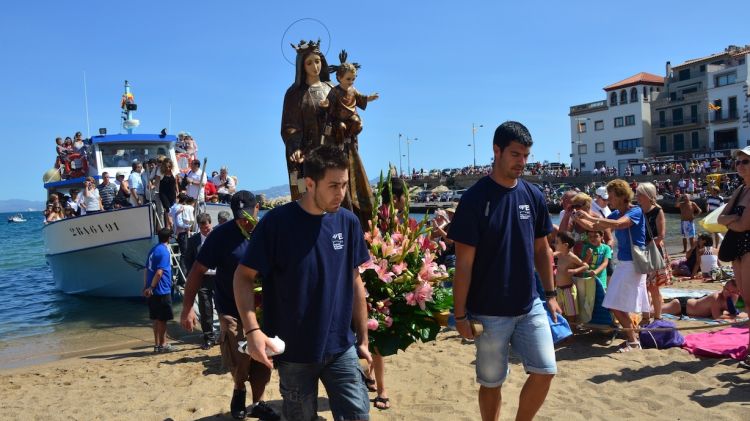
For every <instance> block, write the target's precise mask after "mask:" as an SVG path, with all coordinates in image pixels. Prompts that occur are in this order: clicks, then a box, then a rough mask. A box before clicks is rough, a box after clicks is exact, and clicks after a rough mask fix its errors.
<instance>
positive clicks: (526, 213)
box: [518, 205, 531, 219]
mask: <svg viewBox="0 0 750 421" xmlns="http://www.w3.org/2000/svg"><path fill="white" fill-rule="evenodd" d="M518 216H520V217H521V219H529V218H531V206H529V205H518Z"/></svg>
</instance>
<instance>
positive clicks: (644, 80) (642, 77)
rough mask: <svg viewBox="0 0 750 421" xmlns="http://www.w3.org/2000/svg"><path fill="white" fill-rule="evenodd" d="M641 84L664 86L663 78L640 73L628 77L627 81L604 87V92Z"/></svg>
mask: <svg viewBox="0 0 750 421" xmlns="http://www.w3.org/2000/svg"><path fill="white" fill-rule="evenodd" d="M641 84H647V85H654V84H656V85H663V84H664V78H663V77H662V76H656V75H653V74H651V73H646V72H640V73H638V74H637V75H633V76H630V77H629V78H627V79H624V80H621V81H619V82H617V83H613V84H611V85H609V86H605V87H604V90H605V91H612V90H615V89H620V88H627V87H629V86H633V85H641Z"/></svg>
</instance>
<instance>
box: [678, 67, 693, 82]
mask: <svg viewBox="0 0 750 421" xmlns="http://www.w3.org/2000/svg"><path fill="white" fill-rule="evenodd" d="M678 75H679V76H678V77H679V78H680V80H688V79H690V69H689V68H688V69H682V70H680V73H679V74H678Z"/></svg>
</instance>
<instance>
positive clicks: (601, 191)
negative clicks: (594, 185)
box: [596, 186, 609, 200]
mask: <svg viewBox="0 0 750 421" xmlns="http://www.w3.org/2000/svg"><path fill="white" fill-rule="evenodd" d="M596 195H597V196H599V197H601V198H602V199H604V200H609V193H607V188H606V187H604V186H601V187H599V188H598V189H596Z"/></svg>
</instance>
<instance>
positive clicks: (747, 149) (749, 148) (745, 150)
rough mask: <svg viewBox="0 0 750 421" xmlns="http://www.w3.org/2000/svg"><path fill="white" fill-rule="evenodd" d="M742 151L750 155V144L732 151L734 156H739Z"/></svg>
mask: <svg viewBox="0 0 750 421" xmlns="http://www.w3.org/2000/svg"><path fill="white" fill-rule="evenodd" d="M741 153H743V154H745V155H747V156H750V146H745V147H744V148H742V149H735V150H733V151H732V158H737V155H739V154H741Z"/></svg>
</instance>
